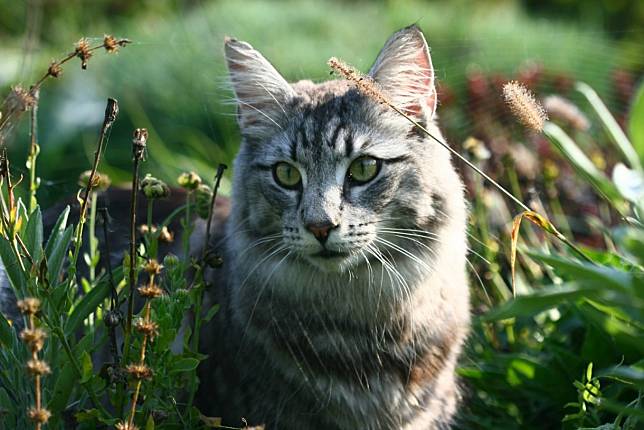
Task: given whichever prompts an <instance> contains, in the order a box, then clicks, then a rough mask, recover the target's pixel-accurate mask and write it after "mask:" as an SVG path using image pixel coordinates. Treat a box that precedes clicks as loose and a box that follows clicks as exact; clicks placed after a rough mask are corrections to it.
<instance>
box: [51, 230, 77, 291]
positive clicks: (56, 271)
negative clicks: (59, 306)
mask: <svg viewBox="0 0 644 430" xmlns="http://www.w3.org/2000/svg"><path fill="white" fill-rule="evenodd" d="M73 233H74V232H73V228H72V226H69V227H67V228H66V229H65V231H64V233H63V234H62V236H61V237H60V238H59V239H58V240H57V241H56V243H55V244H54V245H53V246H52V249H51V253H50V254H49V255H48V260H47V263H48V264H47V266H48V269H49V281H50V282H51V283H57V282H58V280H59V279H58V278H59V277H60V271H61V270H62V268H63V263H64V262H65V256H66V255H67V249H68V248H69V244H70V243H71V241H72V234H73ZM47 246H49V244H47Z"/></svg>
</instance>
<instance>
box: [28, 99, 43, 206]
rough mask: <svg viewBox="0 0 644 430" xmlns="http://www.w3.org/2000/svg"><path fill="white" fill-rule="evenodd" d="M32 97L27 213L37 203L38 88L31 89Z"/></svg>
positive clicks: (38, 147) (38, 148)
mask: <svg viewBox="0 0 644 430" xmlns="http://www.w3.org/2000/svg"><path fill="white" fill-rule="evenodd" d="M31 93H32V95H33V96H34V99H35V100H36V101H35V103H34V104H33V106H32V107H31V115H30V120H31V121H30V122H31V127H30V129H31V130H30V134H31V146H30V147H29V155H28V157H27V169H29V213H30V214H31V213H32V212H33V211H34V210H35V209H36V205H37V204H38V200H37V199H36V191H37V190H38V181H37V178H36V158H38V154H39V153H40V146H38V100H39V97H40V89H39V88H34V89H32V91H31Z"/></svg>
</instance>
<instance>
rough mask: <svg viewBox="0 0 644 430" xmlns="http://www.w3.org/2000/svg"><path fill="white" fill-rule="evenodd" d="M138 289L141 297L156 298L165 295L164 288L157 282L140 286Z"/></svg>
mask: <svg viewBox="0 0 644 430" xmlns="http://www.w3.org/2000/svg"><path fill="white" fill-rule="evenodd" d="M138 291H139V294H140V295H141V297H145V298H147V299H154V298H156V297H161V296H162V295H163V290H162V289H161V288H159V286H158V285H155V284H152V285H144V286H143V287H139V289H138Z"/></svg>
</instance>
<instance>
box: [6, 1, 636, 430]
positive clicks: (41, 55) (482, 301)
mask: <svg viewBox="0 0 644 430" xmlns="http://www.w3.org/2000/svg"><path fill="white" fill-rule="evenodd" d="M0 12H1V13H0V89H2V91H3V94H6V93H7V92H8V90H9V87H10V86H11V85H15V84H17V83H21V84H23V85H24V86H29V84H30V83H32V82H34V81H35V80H36V79H37V78H38V77H40V75H42V73H43V72H44V71H45V69H46V67H47V66H48V64H49V62H50V61H51V60H52V59H54V58H59V57H61V56H63V55H64V54H66V53H68V52H69V51H70V50H73V44H74V42H76V41H77V40H78V39H79V38H81V37H89V38H93V39H92V40H93V41H94V42H96V43H101V42H102V38H103V35H104V34H113V35H115V36H117V37H128V38H130V39H131V40H132V41H133V43H132V44H131V45H128V46H127V47H126V48H124V49H121V50H120V51H119V53H118V54H116V55H108V54H105V53H103V52H97V53H96V54H95V55H94V57H93V58H91V60H90V62H89V68H88V70H85V71H81V70H80V67H79V64H78V62H77V61H72V62H70V63H68V64H67V65H66V66H65V72H64V74H63V76H61V77H60V78H58V79H56V80H50V81H48V82H47V83H46V84H45V85H44V87H43V89H42V91H41V96H40V100H41V102H40V145H41V155H40V157H39V161H38V175H39V176H40V177H41V178H42V185H41V187H40V189H39V199H40V201H41V203H42V204H44V206H45V207H47V206H48V205H49V204H51V203H52V202H54V201H56V200H58V199H61V198H62V197H65V196H68V195H71V194H73V193H74V192H76V190H77V185H76V178H77V177H78V173H80V172H81V171H84V170H86V169H87V168H88V166H89V165H90V160H91V157H92V154H93V151H94V148H95V142H96V136H97V130H98V127H99V122H100V121H101V120H102V116H103V109H104V106H105V99H106V98H107V97H114V98H116V99H118V100H119V102H120V108H121V114H120V116H119V119H118V121H117V122H116V124H115V126H114V128H113V131H112V134H111V139H110V142H109V147H108V150H107V152H106V155H105V158H104V162H103V164H102V166H101V170H102V171H104V172H105V173H108V174H109V175H110V176H111V178H112V180H113V182H115V183H127V182H128V181H129V180H130V178H129V171H130V166H131V145H130V140H131V135H132V130H133V129H134V128H135V127H146V128H148V130H149V131H150V139H149V141H148V146H149V151H148V162H147V163H146V164H145V166H144V168H145V171H150V172H153V173H154V174H155V175H158V176H160V177H162V178H164V179H166V180H168V181H169V182H170V183H171V184H174V183H175V178H176V177H177V175H178V174H179V173H180V172H182V171H184V170H196V171H197V172H198V173H200V174H201V175H202V176H203V177H211V176H212V175H213V173H214V169H215V166H216V165H217V163H220V162H224V163H228V164H230V162H231V160H232V158H233V157H234V154H235V152H236V150H237V147H238V145H239V133H238V131H237V128H236V124H235V121H234V107H233V106H232V105H231V103H229V101H230V98H231V93H230V91H229V90H228V87H227V78H226V70H225V67H224V64H223V61H222V60H223V58H222V57H223V53H222V42H223V38H224V36H225V35H232V36H235V37H237V38H240V39H243V40H246V41H249V42H250V43H251V44H253V45H254V46H255V47H256V48H257V49H259V50H260V51H261V52H263V53H264V55H265V56H266V57H267V58H268V59H269V60H270V61H271V62H272V63H273V64H274V65H275V66H276V67H277V69H278V70H280V71H281V72H282V73H283V74H284V76H285V77H286V78H287V79H288V80H298V79H312V80H314V81H321V80H325V79H329V78H332V76H331V77H330V76H329V69H328V67H327V66H326V60H327V59H328V58H329V57H331V56H338V57H341V58H343V59H345V60H346V61H348V62H350V63H352V64H355V65H356V66H357V67H359V68H360V69H361V70H367V69H368V67H369V66H370V64H371V62H372V61H373V59H374V58H375V56H376V54H377V52H378V50H379V49H380V48H381V47H382V45H383V43H384V42H385V40H386V39H387V37H388V36H389V35H390V34H391V33H392V32H394V31H395V30H397V29H399V28H401V27H404V26H407V25H409V24H411V23H417V24H418V25H420V27H421V28H422V29H423V30H424V32H425V34H426V36H427V39H428V41H429V44H430V46H431V50H432V56H433V61H434V66H435V68H436V75H437V78H438V84H439V99H440V105H439V110H438V113H439V121H440V123H441V125H442V128H443V130H444V131H445V135H446V137H447V138H448V141H449V142H450V144H451V145H453V146H454V148H456V149H458V150H459V151H460V152H462V153H464V154H466V155H467V156H468V157H469V158H470V160H472V162H475V163H476V164H477V165H478V166H479V167H480V168H482V169H483V170H484V171H486V172H487V173H488V174H489V175H490V176H492V177H493V178H494V179H496V180H497V181H499V182H500V183H502V184H503V185H505V186H506V187H507V188H508V189H510V190H511V191H512V192H513V193H514V194H515V195H516V196H517V197H519V198H521V199H522V200H523V201H525V202H527V203H529V204H530V206H531V207H532V208H535V209H537V210H538V211H540V212H542V213H546V214H548V215H549V216H551V219H552V220H553V221H554V223H555V224H556V225H557V227H558V228H559V229H560V230H561V231H562V232H563V233H564V234H566V236H567V237H569V238H571V239H572V240H574V241H575V242H576V243H578V244H580V246H584V250H585V252H586V253H587V254H588V255H591V257H592V259H593V260H594V261H595V264H598V265H600V267H601V269H597V270H594V268H595V267H596V266H591V268H589V267H588V266H584V265H583V264H582V263H579V262H578V261H576V260H574V259H573V258H571V257H570V256H568V257H565V258H564V257H561V255H564V254H565V253H566V250H565V248H563V247H561V246H559V244H557V243H556V242H555V243H552V242H550V241H548V240H547V237H546V236H545V235H544V233H543V232H542V231H540V230H538V229H533V228H531V227H527V226H526V227H523V228H522V230H521V234H520V237H519V249H520V250H521V252H520V253H519V259H518V262H517V282H516V292H517V294H518V298H517V299H516V300H512V293H513V289H512V287H511V282H510V275H509V272H510V270H509V267H510V250H509V248H510V229H511V224H512V218H513V216H515V215H516V214H517V208H516V207H512V206H511V205H509V204H508V203H507V202H506V201H504V200H503V199H502V198H501V196H500V194H499V193H498V192H496V191H495V190H494V189H492V188H490V187H489V186H488V185H487V184H484V183H483V182H482V181H481V180H480V178H479V177H477V176H475V175H474V174H473V173H472V171H471V170H468V169H465V168H463V166H459V167H460V168H461V172H462V176H463V178H464V180H465V182H466V184H467V187H468V192H469V201H470V202H471V226H470V246H471V248H472V252H471V254H470V264H471V279H472V291H473V295H474V299H473V302H474V314H475V315H476V316H477V317H478V318H476V319H475V324H474V330H473V334H472V336H471V339H470V342H469V346H468V347H469V350H468V353H467V354H466V355H465V357H464V359H463V363H462V367H461V369H460V370H459V372H460V374H461V375H462V376H463V378H464V380H465V386H466V396H467V401H466V403H465V405H466V407H465V408H464V409H463V413H462V417H461V420H462V425H463V428H468V429H473V428H484V429H501V428H502V429H511V428H521V429H550V428H552V429H554V428H562V426H563V428H566V429H568V428H570V429H573V428H575V429H577V428H596V429H602V430H609V429H613V430H618V429H631V430H632V429H636V428H641V427H638V425H640V424H638V422H637V419H638V418H639V419H640V422H641V418H643V417H644V412H642V397H643V394H642V393H643V391H644V361H643V360H642V357H643V356H644V349H643V348H644V346H643V345H644V336H643V333H644V296H643V294H642V292H643V291H644V279H643V278H642V273H643V272H642V266H643V265H644V235H642V228H641V223H640V221H636V222H634V221H633V220H631V221H628V222H625V221H626V220H625V217H623V216H622V214H620V213H619V212H618V211H619V210H622V211H624V210H626V211H627V207H630V208H631V209H632V210H633V211H634V212H635V213H637V212H636V211H635V210H634V209H633V208H634V207H635V205H631V206H628V205H627V204H626V203H625V202H624V199H623V198H622V197H621V196H617V197H616V198H615V199H604V198H602V196H601V193H597V192H596V191H594V190H593V187H592V186H591V184H590V183H589V181H588V180H587V178H586V177H585V176H584V175H583V173H584V172H578V171H575V169H574V168H573V166H572V165H573V164H574V163H575V160H574V157H570V156H566V155H565V154H564V156H562V155H561V154H560V152H558V151H557V150H555V149H554V148H553V146H552V145H551V143H550V142H549V141H548V140H547V139H546V138H545V137H544V136H543V135H530V134H526V133H525V131H524V130H522V129H521V127H519V126H517V125H516V121H515V120H514V119H513V118H512V117H511V116H510V115H509V113H508V110H507V108H506V107H505V106H504V103H503V98H502V94H501V88H502V86H503V84H504V83H505V82H507V81H509V80H512V79H516V80H518V81H520V82H522V83H523V84H524V85H526V86H527V87H528V88H530V89H531V90H533V91H534V92H535V93H536V94H537V96H538V98H544V97H546V96H548V95H551V94H556V95H558V96H563V97H566V98H567V99H570V100H571V101H572V102H573V103H574V104H575V105H576V106H578V107H579V109H578V111H577V115H576V118H577V122H576V123H574V122H573V123H571V122H566V121H567V120H566V118H563V117H561V115H556V114H555V112H554V111H553V112H551V116H552V119H553V121H554V122H556V123H558V124H560V125H561V126H562V127H563V128H564V129H565V130H566V132H568V133H569V134H570V136H571V138H572V139H574V145H576V146H578V147H579V149H580V151H581V152H582V153H583V154H586V155H587V156H588V159H589V160H590V161H589V163H591V166H594V167H593V169H596V170H598V171H600V172H602V175H605V177H606V179H605V181H606V182H609V177H610V176H611V175H612V172H614V166H615V165H617V163H619V162H620V161H624V160H623V159H621V158H620V153H619V151H617V150H616V147H615V146H614V145H613V144H612V141H611V133H610V130H609V131H608V132H607V131H606V130H605V128H606V127H604V126H603V121H600V120H599V118H598V115H597V110H596V108H595V109H593V108H591V106H590V105H591V104H592V103H589V100H587V99H586V98H585V97H584V96H583V95H582V94H581V93H580V91H578V90H576V87H575V83H576V82H578V81H583V82H585V83H587V84H589V85H590V87H592V88H593V89H594V90H595V91H597V93H598V94H599V96H600V97H601V99H602V100H603V101H604V103H606V105H607V107H608V108H609V110H610V112H611V113H612V114H613V115H614V116H615V118H616V119H617V121H618V123H619V124H620V125H621V126H622V127H623V128H624V129H628V126H629V124H630V129H628V130H629V131H631V132H632V131H633V130H635V128H637V127H639V130H642V126H641V124H643V123H644V122H643V121H644V118H641V119H639V120H638V119H637V118H633V117H632V115H631V105H632V103H633V100H634V99H635V93H636V88H637V87H638V85H639V84H640V83H641V82H642V76H643V73H644V1H638V0H633V1H627V0H587V1H584V0H541V1H539V0H523V1H511V0H481V1H467V0H454V1H449V2H448V1H420V0H415V1H393V0H392V1H374V2H366V1H332V2H328V1H327V2H322V1H312V0H309V1H307V0H303V1H295V0H290V1H268V0H263V1H258V0H249V1H243V2H242V1H232V0H231V1H211V2H208V1H204V0H191V1H188V0H186V1H178V0H174V1H172V0H148V1H138V2H135V1H126V0H113V1H107V0H94V1H92V2H88V1H82V0H29V1H15V0H0ZM639 94H640V96H639V99H640V102H639V106H640V107H639V109H640V112H643V111H644V107H642V106H644V95H643V94H644V90H640V92H639ZM569 113H570V112H569ZM640 115H641V114H640ZM580 118H581V119H580ZM638 124H639V125H638ZM639 136H640V137H639V139H638V140H637V141H635V137H634V136H631V137H632V138H633V143H634V144H635V145H636V146H637V147H638V148H644V144H643V143H642V142H643V141H642V136H644V132H642V131H640V132H639ZM613 140H614V139H613ZM28 142H29V136H28V121H26V120H23V121H22V123H21V124H19V126H18V127H17V129H16V133H14V134H13V136H12V137H11V139H10V140H9V142H8V143H9V145H10V152H11V154H10V156H11V160H12V166H13V171H14V173H15V174H20V173H26V169H25V168H24V167H23V166H24V160H25V158H26V155H27V151H28ZM640 158H641V161H642V162H644V157H643V156H642V154H640ZM613 179H615V178H613ZM639 187H640V188H639V189H640V191H641V184H640V185H639ZM222 188H223V192H224V193H228V192H229V191H230V190H229V183H228V182H225V183H224V184H223V187H222ZM640 203H641V202H640ZM627 212H628V211H627ZM640 215H641V214H640ZM637 223H640V224H639V227H637V229H636V228H633V225H637ZM526 250H529V251H530V252H529V253H528V252H526ZM553 255H554V256H553ZM591 363H592V364H591ZM593 366H594V367H593ZM593 369H594V370H593ZM562 420H563V424H562Z"/></svg>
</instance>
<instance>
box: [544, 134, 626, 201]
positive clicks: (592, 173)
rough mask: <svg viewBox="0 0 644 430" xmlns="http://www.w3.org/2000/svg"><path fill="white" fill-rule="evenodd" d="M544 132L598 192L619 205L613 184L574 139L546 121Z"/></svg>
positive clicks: (617, 193) (619, 197) (618, 195)
mask: <svg viewBox="0 0 644 430" xmlns="http://www.w3.org/2000/svg"><path fill="white" fill-rule="evenodd" d="M543 132H544V134H545V135H546V136H547V137H548V139H549V141H550V143H552V144H553V145H554V146H555V147H556V148H557V149H558V150H559V152H561V154H562V155H563V156H564V157H565V158H566V160H568V162H569V163H570V164H571V165H572V166H573V167H574V168H575V169H576V170H577V171H578V172H579V174H581V175H583V176H584V177H586V179H587V180H588V182H590V183H591V184H592V185H593V186H594V187H595V188H596V189H597V190H598V191H599V192H600V194H602V195H604V196H605V197H606V198H607V199H608V200H609V201H610V202H611V203H612V204H613V205H617V206H618V205H620V204H621V202H622V197H621V194H620V193H619V191H618V190H617V188H616V187H615V184H613V182H612V181H611V180H610V179H609V178H608V177H607V176H606V175H605V174H604V172H602V171H601V170H599V169H598V168H597V167H596V166H595V165H594V164H593V162H592V161H590V159H589V158H588V156H586V154H585V153H584V151H582V150H581V148H579V146H577V144H576V143H575V141H574V140H572V139H571V138H570V136H568V134H566V132H565V131H563V130H562V129H561V127H559V126H558V125H557V124H555V123H552V122H546V124H545V126H544V129H543Z"/></svg>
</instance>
